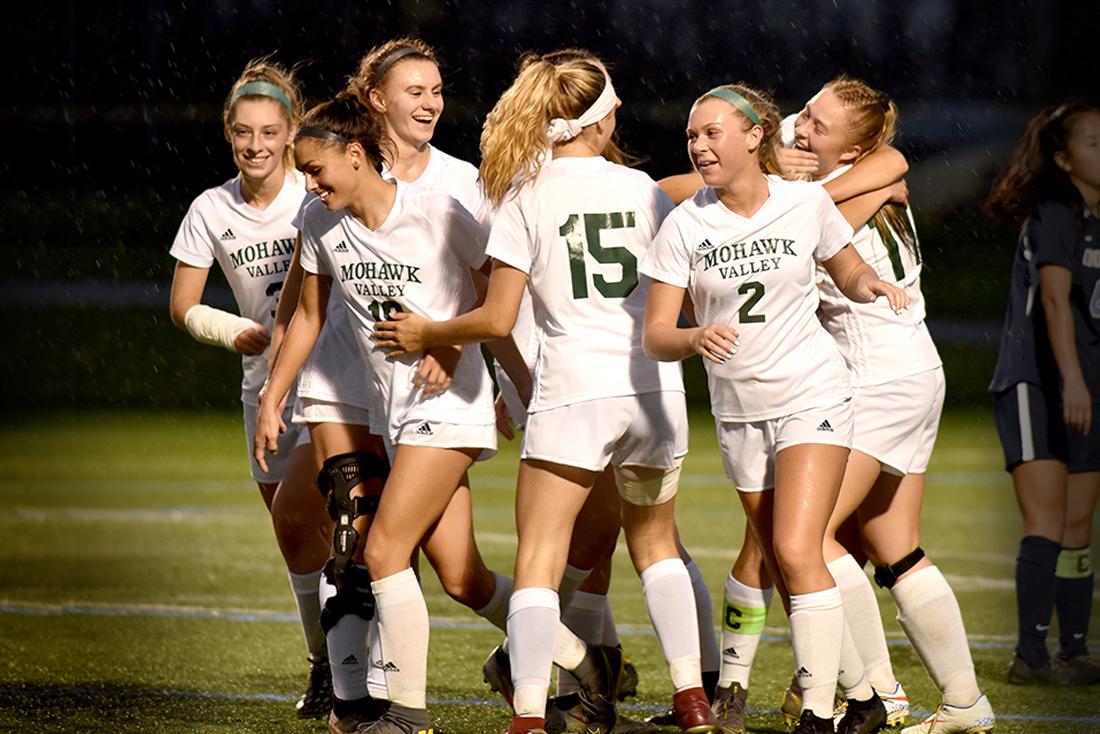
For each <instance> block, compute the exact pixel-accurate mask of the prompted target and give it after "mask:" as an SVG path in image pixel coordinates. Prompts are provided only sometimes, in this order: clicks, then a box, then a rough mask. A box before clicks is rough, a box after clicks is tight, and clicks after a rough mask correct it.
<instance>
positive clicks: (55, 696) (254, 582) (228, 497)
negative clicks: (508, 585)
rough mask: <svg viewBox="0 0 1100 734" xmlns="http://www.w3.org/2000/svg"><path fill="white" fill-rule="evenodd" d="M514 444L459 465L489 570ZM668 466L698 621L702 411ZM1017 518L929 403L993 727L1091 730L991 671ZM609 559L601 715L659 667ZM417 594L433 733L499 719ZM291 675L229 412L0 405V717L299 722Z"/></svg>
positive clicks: (704, 445)
mask: <svg viewBox="0 0 1100 734" xmlns="http://www.w3.org/2000/svg"><path fill="white" fill-rule="evenodd" d="M517 449H518V447H517V445H516V444H515V443H512V444H508V443H506V442H502V450H501V452H500V454H499V455H498V456H497V457H495V458H494V459H492V460H491V461H489V462H485V463H484V464H481V465H478V466H477V467H476V469H475V470H474V472H473V477H472V482H473V488H474V506H475V522H476V529H477V534H478V541H479V544H480V547H481V551H482V554H483V555H484V556H485V558H486V562H487V563H488V565H489V566H490V567H491V568H494V569H497V570H500V571H502V572H505V573H511V570H512V563H513V553H514V547H515V543H514V523H513V513H512V498H513V491H514V478H515V469H516V456H517ZM684 471H685V474H684V479H683V482H682V484H681V491H680V495H679V499H678V517H679V525H680V529H681V533H682V535H683V538H684V542H685V544H686V545H687V546H688V548H689V549H690V550H691V552H692V554H693V555H694V557H695V558H696V560H697V561H698V563H699V565H700V567H701V568H702V569H703V571H704V573H705V574H706V578H707V581H708V582H709V584H710V588H711V591H712V596H713V598H714V600H715V620H716V622H717V619H718V616H717V609H718V602H719V600H720V594H721V590H722V584H723V581H724V578H725V575H726V573H727V572H728V569H729V564H730V562H731V560H732V558H733V556H734V553H735V552H736V549H737V548H738V546H739V544H740V542H741V535H742V528H743V526H744V517H743V514H742V512H741V510H740V507H739V505H738V502H737V498H736V495H735V492H734V491H733V490H732V488H731V487H730V485H729V482H728V481H727V480H726V479H725V477H724V475H723V472H722V464H721V458H720V456H719V454H718V451H717V446H716V442H715V439H714V431H713V424H712V423H711V421H710V418H709V416H706V415H695V416H693V423H692V436H691V454H690V455H689V456H688V459H687V462H686V464H685V470H684ZM1019 530H1020V520H1019V516H1018V513H1017V510H1016V505H1015V500H1014V499H1013V495H1012V489H1011V483H1010V482H1009V479H1008V476H1007V474H1005V473H1004V471H1003V470H1002V468H1001V457H1000V450H999V446H998V444H997V439H996V434H995V431H994V428H993V425H992V419H991V416H990V415H989V414H988V412H982V411H973V412H954V413H950V414H948V415H946V416H945V418H944V422H943V427H942V430H941V434H940V440H939V444H938V448H937V450H936V454H935V456H934V458H933V463H932V467H931V469H930V471H929V475H928V490H927V497H926V502H925V512H924V519H923V538H924V543H923V545H924V547H925V548H926V549H927V550H928V552H929V554H930V555H931V556H932V557H933V558H934V559H935V560H936V561H937V562H938V563H939V565H940V567H941V568H942V569H943V571H944V573H945V574H946V575H947V577H948V579H949V580H950V581H951V583H952V585H953V586H954V589H955V591H956V593H957V595H958V599H959V604H960V606H961V607H962V610H963V614H964V617H965V620H966V625H967V630H968V632H969V633H970V643H971V648H972V651H973V656H974V662H975V665H976V668H977V672H978V678H979V682H980V684H981V685H982V688H983V689H984V690H985V692H986V693H987V694H988V695H989V698H990V700H991V702H992V703H993V706H994V709H995V710H996V712H997V714H998V717H999V719H998V725H997V729H996V731H998V732H1006V733H1008V732H1028V733H1029V734H1044V733H1046V732H1100V687H1092V688H1091V689H1064V688H1062V689H1053V688H1022V687H1015V686H1009V685H1008V684H1007V683H1006V682H1005V672H1006V670H1007V667H1008V663H1009V661H1010V659H1011V657H1012V647H1013V644H1014V639H1015V592H1014V583H1013V574H1014V570H1013V568H1014V567H1013V564H1014V557H1015V551H1016V543H1017V541H1018V536H1019ZM1094 547H1100V543H1096V542H1094ZM614 573H615V576H614V581H613V584H612V588H611V598H612V606H613V608H614V611H615V616H616V619H617V621H618V623H619V628H620V635H621V637H622V641H623V645H624V648H625V650H626V653H627V655H628V656H630V657H631V658H632V659H633V661H634V662H635V664H636V665H637V667H638V669H639V671H640V673H641V685H640V690H639V696H638V698H636V699H632V700H630V701H628V703H627V705H626V706H624V708H623V711H624V713H625V714H626V715H627V716H631V717H633V718H641V717H644V716H645V715H648V713H650V712H653V711H657V710H659V709H662V708H664V707H665V706H667V704H668V701H669V700H670V696H671V688H670V681H669V678H668V674H667V670H666V668H665V665H664V663H663V661H662V659H661V656H660V650H659V648H658V646H657V641H656V638H655V636H654V635H653V632H652V629H651V627H650V626H649V622H648V618H647V616H646V612H645V607H644V604H643V600H642V597H641V593H640V584H639V582H638V579H637V578H636V576H635V574H634V572H633V570H632V568H631V566H630V562H629V559H628V558H627V556H626V552H625V548H621V549H620V551H619V553H618V554H617V556H616V561H615V570H614ZM424 589H425V596H426V597H427V601H428V608H429V612H430V614H431V618H432V637H431V653H430V655H431V660H430V663H429V690H428V694H429V707H430V710H431V713H432V715H433V718H434V721H435V724H436V731H437V732H439V733H440V734H482V733H483V732H496V731H500V730H501V729H502V728H503V727H504V726H505V725H506V724H507V722H508V719H509V711H508V709H507V708H506V707H505V705H504V703H503V701H501V700H499V699H496V698H494V697H493V695H491V694H490V692H489V691H488V689H487V688H486V687H485V685H484V684H483V683H482V681H481V663H482V661H483V659H484V657H485V656H486V655H487V654H488V652H489V651H490V650H491V649H492V647H493V645H495V644H496V643H497V642H498V641H499V638H500V634H499V633H498V632H497V631H496V630H495V629H492V628H490V627H489V625H488V624H486V623H485V622H483V621H482V620H481V619H480V618H478V617H477V616H475V615H474V614H473V613H472V612H469V611H467V610H466V609H465V608H462V607H460V606H459V605H457V604H456V603H454V602H452V601H451V600H450V599H448V598H447V597H446V595H445V594H443V592H442V591H441V590H440V588H439V585H438V583H437V582H436V580H435V578H434V577H433V576H432V574H431V572H430V569H427V568H426V570H425V574H424ZM878 596H879V601H880V604H881V605H882V609H883V617H884V620H885V625H886V630H887V635H888V637H889V638H890V641H891V652H892V655H893V661H894V667H895V671H896V672H897V675H898V678H899V679H900V680H901V681H902V683H903V685H904V686H905V688H906V690H907V692H908V693H909V696H910V699H911V701H912V703H913V708H914V711H915V715H916V716H922V715H927V713H928V712H929V711H930V710H932V709H934V708H935V705H936V703H937V696H936V695H935V691H934V688H933V686H932V683H931V681H930V680H929V678H928V676H927V674H926V673H925V672H924V670H923V668H921V666H920V663H919V662H918V661H917V659H916V658H915V656H914V655H913V653H912V651H911V650H910V648H909V646H908V644H907V643H906V642H905V640H904V637H903V636H902V634H901V631H900V628H899V627H898V625H897V623H896V622H895V621H894V614H895V611H894V608H893V604H892V601H891V599H890V597H889V595H888V594H886V593H885V592H882V591H881V590H879V591H878ZM1094 619H1095V615H1094ZM1097 633H1098V631H1097V627H1096V625H1095V624H1094V625H1093V630H1092V637H1093V638H1096V637H1097ZM786 634H787V633H786V625H785V620H784V618H783V615H782V609H781V607H780V605H778V604H773V607H772V609H771V612H770V615H769V618H768V630H767V634H766V637H765V640H764V643H763V644H762V645H761V647H760V652H759V655H758V657H757V662H756V667H755V670H754V672H753V684H752V688H751V691H750V695H749V706H750V716H749V718H748V724H749V730H750V731H753V732H781V731H785V729H784V727H783V723H782V719H781V717H780V715H779V712H778V708H777V706H778V701H779V698H780V696H781V694H782V690H783V688H784V686H785V685H786V683H787V681H788V680H789V678H790V671H791V666H792V658H791V653H790V646H789V642H788V640H787V636H786ZM1056 635H1057V626H1056V623H1055V628H1054V629H1053V630H1052V631H1051V639H1052V640H1055V639H1057V637H1056ZM1094 648H1095V642H1094ZM305 670H306V663H305V649H304V645H303V643H302V640H301V635H300V632H299V629H298V626H297V623H296V616H295V612H294V606H293V600H292V597H291V594H290V590H289V585H288V582H287V577H286V570H285V567H284V566H283V563H282V560H281V558H280V556H279V554H278V551H277V549H276V546H275V542H274V539H273V537H272V532H271V527H270V521H269V519H268V517H267V515H266V511H265V510H264V508H263V505H262V503H261V501H260V498H259V495H258V493H257V491H256V487H255V485H254V484H253V483H252V482H251V480H249V479H248V476H247V464H246V459H245V446H244V436H243V430H242V427H241V424H240V416H239V414H235V413H229V412H181V413H157V412H115V413H76V414H71V413H52V414H45V415H42V414H39V415H19V416H9V419H8V420H7V421H5V425H4V427H3V428H0V731H3V732H211V733H213V732H219V733H221V732H224V733H226V734H228V733H230V732H232V733H233V734H245V733H250V732H265V733H268V734H275V733H278V732H321V731H324V726H323V725H322V724H321V723H319V722H301V721H297V720H296V719H294V717H293V710H292V708H293V701H294V700H295V699H296V697H297V696H298V695H299V694H300V693H301V687H302V685H303V684H304V680H305ZM914 721H915V719H911V720H910V723H914Z"/></svg>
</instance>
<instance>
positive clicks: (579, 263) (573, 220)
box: [558, 212, 638, 298]
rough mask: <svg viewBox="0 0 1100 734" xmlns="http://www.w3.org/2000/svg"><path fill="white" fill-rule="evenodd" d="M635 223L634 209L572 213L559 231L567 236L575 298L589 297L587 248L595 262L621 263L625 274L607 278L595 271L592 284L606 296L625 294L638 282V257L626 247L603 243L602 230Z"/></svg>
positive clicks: (624, 226)
mask: <svg viewBox="0 0 1100 734" xmlns="http://www.w3.org/2000/svg"><path fill="white" fill-rule="evenodd" d="M633 226H634V212H610V213H607V214H570V215H569V218H568V219H566V220H565V224H563V225H562V226H561V227H559V228H558V234H559V235H561V236H562V237H564V238H565V245H566V248H567V249H568V252H569V279H570V280H571V281H572V283H573V298H588V267H587V266H586V264H585V255H584V253H585V252H586V251H587V252H588V253H590V254H591V255H592V257H593V258H595V260H596V262H598V263H601V264H604V265H611V264H615V265H620V266H622V269H623V272H622V278H620V279H619V280H608V279H607V278H605V277H604V276H603V274H601V273H593V274H592V285H594V286H595V287H596V290H597V291H599V292H600V295H602V296H603V297H604V298H626V297H627V296H629V295H630V293H631V291H633V290H634V286H636V285H637V284H638V258H636V257H634V253H632V252H631V251H630V250H628V249H627V248H625V247H604V246H603V245H601V244H600V233H601V232H603V230H605V229H624V228H628V227H633Z"/></svg>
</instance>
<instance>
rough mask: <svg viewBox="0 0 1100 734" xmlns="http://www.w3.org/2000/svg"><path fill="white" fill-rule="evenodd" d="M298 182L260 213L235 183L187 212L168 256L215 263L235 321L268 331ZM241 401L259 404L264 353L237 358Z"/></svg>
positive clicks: (292, 180)
mask: <svg viewBox="0 0 1100 734" xmlns="http://www.w3.org/2000/svg"><path fill="white" fill-rule="evenodd" d="M305 193H306V192H305V188H304V187H303V181H302V177H301V176H300V175H299V174H298V173H297V172H296V171H289V172H288V173H287V177H286V181H284V182H283V187H282V188H281V189H280V190H279V193H278V195H277V196H276V197H275V200H274V201H272V202H271V203H270V204H268V206H267V208H266V209H264V210H262V211H261V210H259V209H255V208H253V207H252V206H249V205H248V204H247V203H246V202H245V200H244V198H243V197H242V196H241V184H240V181H239V180H238V179H237V178H232V179H230V180H228V181H226V182H225V183H224V184H222V185H221V186H218V187H216V188H212V189H207V190H206V191H204V192H203V193H202V194H200V195H199V197H198V198H197V199H195V201H194V202H192V204H191V208H190V209H188V210H187V216H185V217H184V218H183V223H182V224H180V228H179V232H177V233H176V239H175V241H174V242H173V243H172V249H171V250H170V254H171V255H172V257H174V258H176V259H177V260H179V261H180V262H182V263H185V264H187V265H191V266H194V267H196V268H209V267H210V266H211V265H213V263H214V261H215V260H216V261H217V262H218V264H219V265H220V266H221V269H222V272H224V273H225V277H226V280H228V281H229V287H230V288H232V290H233V297H234V298H235V299H236V301H237V308H238V309H239V310H240V312H241V316H244V317H245V318H249V319H252V320H253V321H255V322H256V323H258V324H262V325H263V326H265V327H266V328H267V329H268V330H269V331H270V330H271V328H272V327H273V325H274V323H275V306H276V305H277V303H278V300H279V291H280V290H281V289H282V287H283V280H284V279H285V278H286V271H287V269H288V268H289V267H290V259H291V257H292V256H293V254H294V239H295V235H296V234H297V231H296V228H295V226H294V225H293V224H292V223H291V220H292V219H293V218H294V215H295V213H296V212H297V211H298V208H299V206H300V205H301V203H302V199H303V197H305ZM241 366H242V368H243V370H244V379H243V381H242V382H241V400H242V401H244V402H245V403H248V404H250V405H258V404H259V397H258V396H259V392H260V388H261V387H262V386H263V384H264V378H265V377H266V376H267V352H266V350H265V351H264V353H263V354H258V355H255V356H242V357H241Z"/></svg>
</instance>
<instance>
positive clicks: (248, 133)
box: [225, 97, 292, 179]
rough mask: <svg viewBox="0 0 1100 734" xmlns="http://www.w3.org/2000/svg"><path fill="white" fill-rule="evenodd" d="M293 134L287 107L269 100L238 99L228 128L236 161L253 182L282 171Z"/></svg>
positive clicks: (261, 98)
mask: <svg viewBox="0 0 1100 734" xmlns="http://www.w3.org/2000/svg"><path fill="white" fill-rule="evenodd" d="M291 132H292V131H291V129H290V123H289V121H288V120H287V115H286V108H285V107H283V105H282V104H281V103H280V102H277V101H276V100H274V99H271V98H269V97H243V98H241V99H239V100H237V101H236V102H235V103H234V105H233V109H232V110H231V111H230V115H229V123H228V124H227V125H226V126H225V137H226V139H228V140H229V142H230V144H231V145H232V146H233V162H234V163H236V164H237V168H238V169H239V170H240V172H241V175H243V176H245V177H247V178H250V179H266V178H267V177H268V176H271V175H272V174H273V173H276V172H278V171H280V170H281V169H282V165H283V154H284V152H285V151H286V146H287V144H288V143H289V142H290V136H291Z"/></svg>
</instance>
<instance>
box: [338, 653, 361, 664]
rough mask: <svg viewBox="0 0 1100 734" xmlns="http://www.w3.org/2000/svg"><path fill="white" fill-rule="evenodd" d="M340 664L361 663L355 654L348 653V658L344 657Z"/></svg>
mask: <svg viewBox="0 0 1100 734" xmlns="http://www.w3.org/2000/svg"><path fill="white" fill-rule="evenodd" d="M340 664H341V665H358V664H359V658H357V657H355V655H348V656H347V657H346V658H344V659H343V660H341V661H340Z"/></svg>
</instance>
